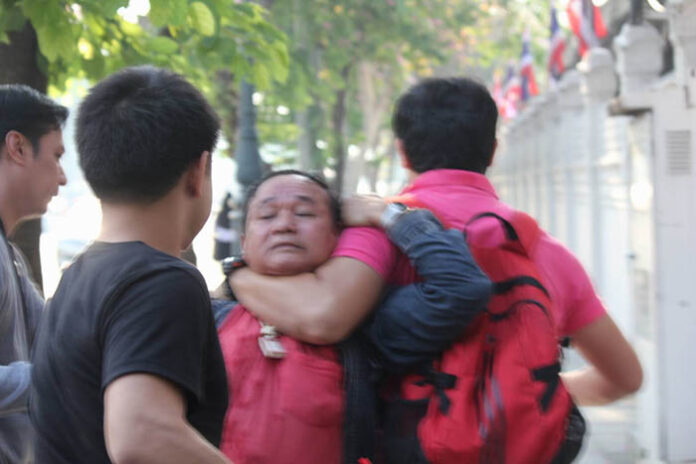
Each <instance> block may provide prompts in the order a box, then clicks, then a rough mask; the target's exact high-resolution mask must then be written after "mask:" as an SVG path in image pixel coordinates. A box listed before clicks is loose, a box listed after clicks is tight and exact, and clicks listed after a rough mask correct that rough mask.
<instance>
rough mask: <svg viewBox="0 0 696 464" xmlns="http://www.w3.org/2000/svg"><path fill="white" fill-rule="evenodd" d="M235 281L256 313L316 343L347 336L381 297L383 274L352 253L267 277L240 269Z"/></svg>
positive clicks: (236, 289) (238, 294)
mask: <svg viewBox="0 0 696 464" xmlns="http://www.w3.org/2000/svg"><path fill="white" fill-rule="evenodd" d="M230 282H231V285H232V287H233V288H234V292H235V295H236V297H237V298H238V299H239V301H240V302H241V303H242V304H243V305H244V306H245V307H246V308H247V309H248V310H249V311H251V312H252V313H253V314H254V315H255V316H256V317H258V318H259V319H261V320H263V321H264V322H266V323H268V324H272V325H274V326H275V327H276V328H277V329H278V330H280V331H281V332H283V333H285V334H287V335H290V336H292V337H295V338H297V339H299V340H302V341H305V342H308V343H315V344H331V343H336V342H338V341H340V340H342V339H343V338H345V337H346V336H348V335H349V334H350V333H351V332H352V331H353V329H355V328H356V327H357V326H358V325H359V324H360V322H361V321H362V320H363V319H364V317H365V316H366V315H367V314H368V313H369V312H370V310H371V309H372V307H373V306H374V304H375V303H376V302H377V300H378V299H379V295H380V292H381V289H382V284H383V281H382V278H381V277H380V276H379V274H377V272H375V271H374V270H373V269H372V268H370V267H369V266H368V265H366V264H364V263H362V262H361V261H358V260H355V259H352V258H342V257H339V258H332V259H330V260H329V261H328V262H327V263H325V264H324V265H323V266H322V267H321V268H320V269H318V270H317V271H316V272H314V273H305V274H300V275H296V276H289V277H268V276H263V275H259V274H256V273H254V272H251V271H250V270H248V269H241V270H239V271H235V272H234V274H232V277H231V281H230Z"/></svg>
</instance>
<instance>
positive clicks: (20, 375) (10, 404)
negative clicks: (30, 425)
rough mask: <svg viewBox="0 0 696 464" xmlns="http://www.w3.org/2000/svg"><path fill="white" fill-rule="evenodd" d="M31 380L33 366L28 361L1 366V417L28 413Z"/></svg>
mask: <svg viewBox="0 0 696 464" xmlns="http://www.w3.org/2000/svg"><path fill="white" fill-rule="evenodd" d="M30 380H31V364H30V363H28V362H27V361H15V362H13V363H11V364H10V365H8V366H0V417H2V416H5V415H9V414H14V413H17V412H24V411H26V409H27V395H28V393H29V381H30Z"/></svg>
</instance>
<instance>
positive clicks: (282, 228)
mask: <svg viewBox="0 0 696 464" xmlns="http://www.w3.org/2000/svg"><path fill="white" fill-rule="evenodd" d="M295 226H296V224H295V215H294V214H292V211H281V212H279V213H278V214H277V215H276V217H275V220H274V221H273V232H294V231H295Z"/></svg>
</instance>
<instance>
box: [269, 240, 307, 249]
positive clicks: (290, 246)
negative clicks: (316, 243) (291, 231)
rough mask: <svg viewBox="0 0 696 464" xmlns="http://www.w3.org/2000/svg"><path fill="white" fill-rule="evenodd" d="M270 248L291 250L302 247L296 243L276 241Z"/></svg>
mask: <svg viewBox="0 0 696 464" xmlns="http://www.w3.org/2000/svg"><path fill="white" fill-rule="evenodd" d="M271 249H272V250H282V249H291V250H300V249H302V247H301V246H300V245H298V244H296V243H292V242H281V243H276V244H275V245H273V246H272V247H271Z"/></svg>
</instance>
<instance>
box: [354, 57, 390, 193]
mask: <svg viewBox="0 0 696 464" xmlns="http://www.w3.org/2000/svg"><path fill="white" fill-rule="evenodd" d="M356 71H357V81H358V102H359V103H360V108H361V110H362V115H363V116H362V119H363V133H364V135H365V142H364V144H363V147H362V150H361V152H360V154H359V155H358V156H357V157H356V158H355V159H353V160H350V161H349V162H348V165H347V166H346V175H345V176H344V181H343V184H344V189H345V191H346V192H354V191H356V189H357V187H358V184H359V182H360V180H361V179H362V178H363V177H367V178H368V181H370V183H371V184H373V182H372V177H376V175H377V174H376V172H377V170H378V169H379V166H377V168H375V167H374V166H370V165H371V164H373V163H374V162H375V159H376V158H377V157H379V156H381V155H383V151H384V148H385V147H384V144H383V143H380V142H382V139H383V138H382V137H381V135H382V131H381V129H382V123H383V122H384V119H385V116H386V114H387V111H388V110H389V104H390V102H391V89H390V88H389V87H388V86H386V87H385V86H384V84H383V82H384V80H385V79H384V75H383V72H381V71H380V70H379V69H378V68H377V67H376V66H375V65H374V64H373V63H370V62H368V61H362V62H360V64H359V65H358V68H357V69H356ZM380 83H382V85H381V87H380ZM373 191H374V190H373Z"/></svg>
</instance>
